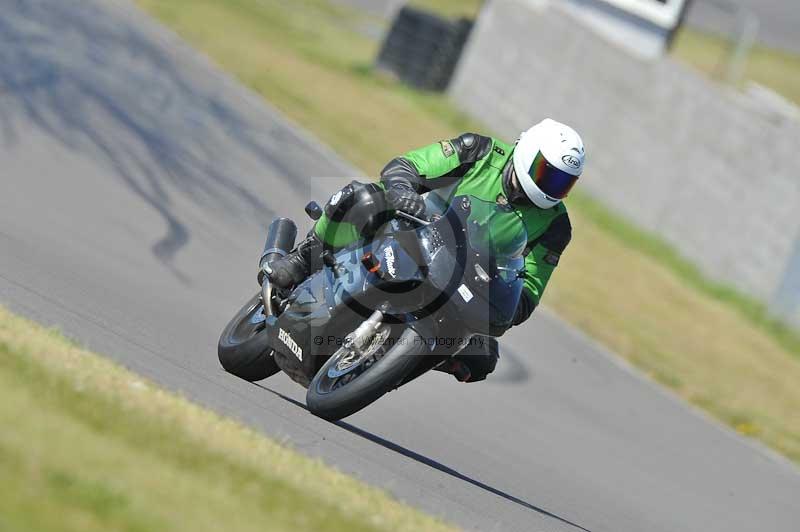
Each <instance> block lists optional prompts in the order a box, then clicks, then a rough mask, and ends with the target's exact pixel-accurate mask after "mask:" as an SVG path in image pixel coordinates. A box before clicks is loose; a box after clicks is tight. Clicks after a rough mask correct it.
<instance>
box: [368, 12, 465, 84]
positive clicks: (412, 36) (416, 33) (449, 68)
mask: <svg viewBox="0 0 800 532" xmlns="http://www.w3.org/2000/svg"><path fill="white" fill-rule="evenodd" d="M471 30H472V21H471V20H467V19H459V20H456V21H451V20H448V19H445V18H442V17H439V16H436V15H434V14H431V13H428V12H427V11H423V10H420V9H416V8H413V7H408V6H406V7H404V8H403V9H401V10H400V11H399V13H398V15H397V17H396V18H395V20H394V23H393V24H392V27H391V29H390V30H389V33H388V35H387V36H386V39H385V40H384V42H383V46H382V47H381V51H380V54H379V55H378V60H377V64H376V66H377V68H378V69H379V70H383V71H388V72H391V73H393V74H395V75H396V76H397V77H398V78H400V80H402V81H403V82H405V83H407V84H409V85H411V86H412V87H415V88H418V89H424V90H432V91H443V90H445V89H447V85H448V84H449V83H450V78H452V76H453V72H454V71H455V68H456V64H457V63H458V59H459V58H460V57H461V51H462V50H463V48H464V44H465V43H466V41H467V38H468V37H469V33H470V31H471Z"/></svg>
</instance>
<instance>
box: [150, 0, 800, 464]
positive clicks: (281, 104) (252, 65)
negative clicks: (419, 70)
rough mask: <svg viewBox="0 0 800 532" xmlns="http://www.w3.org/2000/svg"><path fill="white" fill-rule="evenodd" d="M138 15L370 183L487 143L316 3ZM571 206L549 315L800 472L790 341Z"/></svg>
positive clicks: (658, 248) (232, 3)
mask: <svg viewBox="0 0 800 532" xmlns="http://www.w3.org/2000/svg"><path fill="white" fill-rule="evenodd" d="M425 1H426V3H427V4H428V5H429V6H435V5H438V4H441V2H443V1H444V0H425ZM138 3H139V4H140V5H141V6H142V7H143V8H145V9H146V10H147V11H149V12H150V13H152V14H153V15H154V16H156V17H157V18H159V19H161V20H162V21H164V22H165V23H167V24H168V25H170V26H171V27H172V28H173V29H174V30H175V31H176V32H177V33H179V34H180V35H181V36H183V37H184V38H185V39H186V40H188V41H189V42H190V43H192V44H193V45H195V46H196V47H197V48H199V49H200V50H202V51H204V52H205V53H207V54H208V55H209V56H210V57H212V58H213V59H214V60H215V61H216V62H217V63H218V64H220V65H221V66H222V67H223V68H225V69H227V70H228V71H229V72H231V73H232V74H234V75H235V76H237V77H238V78H239V79H240V80H242V81H243V82H244V83H245V84H247V85H249V86H250V87H251V88H253V89H255V90H256V91H257V92H259V93H260V94H262V95H263V96H264V97H265V98H266V99H267V100H269V101H270V102H271V103H272V104H273V105H275V106H276V107H278V108H279V109H280V110H281V111H283V112H284V113H285V114H286V115H288V116H289V117H291V118H292V119H293V120H295V121H296V122H297V123H299V124H300V125H302V126H304V127H306V128H308V129H309V130H311V131H313V132H314V133H315V134H316V135H318V136H319V137H320V138H321V139H322V140H324V141H325V142H327V143H328V144H329V145H331V146H332V147H333V148H334V149H336V150H337V151H338V152H339V153H340V154H341V155H343V156H344V157H346V158H348V159H349V160H350V161H352V162H353V163H354V164H356V165H357V166H359V167H360V168H361V169H362V170H364V171H365V172H367V173H368V174H369V175H377V173H378V172H379V170H380V168H381V167H382V166H383V164H384V163H385V162H386V161H388V160H389V159H390V158H392V157H394V156H396V155H397V154H398V153H403V152H405V151H407V150H408V149H409V148H411V147H415V146H419V145H423V144H427V143H429V142H431V141H433V140H436V139H441V138H451V137H453V136H454V135H457V134H459V133H461V132H463V131H465V130H478V131H480V130H481V127H480V125H479V124H475V123H474V122H472V121H471V120H469V119H468V118H467V117H465V116H463V115H462V114H460V113H458V112H457V111H455V110H454V108H453V107H452V106H451V105H450V104H449V103H448V101H447V100H446V99H445V98H443V97H442V96H439V95H434V94H426V93H419V92H415V91H412V90H409V89H407V88H405V87H403V86H401V85H399V84H397V83H394V82H393V81H391V80H387V79H384V78H382V77H380V76H376V75H374V74H373V73H372V71H371V69H370V65H371V63H372V60H373V58H374V55H375V53H376V51H377V50H376V46H377V43H374V42H372V41H370V40H369V39H367V38H365V37H362V36H360V35H358V34H357V33H355V32H353V31H350V30H348V29H347V28H350V27H353V24H357V23H358V20H359V14H358V13H354V12H353V11H350V10H348V9H346V8H341V7H333V6H331V5H329V4H328V3H327V2H325V1H323V0H299V1H298V2H293V3H292V6H291V7H289V6H288V5H286V4H285V3H284V2H281V1H278V0H258V1H256V0H229V1H228V2H216V1H214V0H169V1H164V0H138ZM533 119H534V117H532V118H531V120H533ZM600 177H601V176H597V178H600ZM315 199H317V200H322V199H324V198H315ZM569 204H570V206H571V213H572V218H573V226H574V228H575V236H574V240H573V243H572V245H570V248H569V249H568V250H567V253H566V254H565V256H564V260H563V261H562V265H561V266H559V271H558V273H557V274H556V275H555V277H554V280H553V282H552V283H551V285H550V288H548V290H549V293H548V294H547V296H546V297H545V304H547V305H548V306H551V307H552V308H554V309H555V310H556V311H557V312H558V313H559V314H560V315H561V316H563V317H564V318H565V319H566V320H568V321H569V322H571V323H573V324H575V325H577V326H578V327H580V328H582V329H584V330H585V331H587V332H588V333H589V334H591V335H592V336H594V337H596V338H598V339H600V340H601V341H602V342H603V343H605V344H606V345H607V346H609V347H610V348H611V349H612V350H614V351H616V352H617V353H619V354H621V355H622V356H624V357H625V358H627V359H628V360H630V361H631V362H633V363H634V364H635V365H637V366H638V367H640V368H642V369H643V370H644V371H645V372H647V373H648V374H649V375H651V376H652V377H653V378H654V379H656V380H658V381H659V382H661V383H663V384H665V385H666V386H668V387H670V388H672V389H674V390H675V391H676V392H677V393H678V394H680V395H681V396H682V397H684V398H686V399H687V400H689V401H690V402H692V403H693V404H695V405H699V406H701V407H702V408H704V409H706V410H707V411H709V412H710V413H711V414H712V415H714V416H715V417H717V418H718V419H720V420H722V421H724V422H726V423H729V424H730V425H731V426H733V427H735V428H736V429H737V430H739V431H740V432H741V433H743V434H746V435H750V436H754V437H756V438H759V439H761V440H762V441H764V442H766V443H767V444H769V445H770V446H772V447H773V448H775V449H777V450H778V451H780V452H782V453H784V454H786V455H787V456H789V457H791V458H792V459H793V460H795V461H797V462H800V417H798V416H797V415H796V412H797V411H798V410H800V387H798V386H797V385H796V383H797V382H800V358H799V357H798V356H797V354H798V349H797V346H798V345H800V344H798V342H797V336H795V335H794V333H792V332H791V331H790V330H788V329H784V328H781V327H780V325H778V324H777V323H775V322H772V321H770V320H769V319H766V318H764V314H763V312H762V311H761V310H759V309H760V307H758V306H756V305H754V304H753V302H751V301H749V300H747V299H746V298H742V297H741V296H739V295H737V294H735V292H733V291H731V290H729V289H727V288H725V287H722V286H720V285H716V284H713V283H709V282H708V281H707V280H705V279H703V278H702V276H701V275H700V274H699V273H697V271H696V270H695V269H694V268H692V267H691V266H690V265H689V264H688V263H687V262H686V261H683V260H682V259H681V258H680V257H679V256H678V255H677V254H676V253H675V252H674V251H673V250H672V249H671V248H669V246H666V245H665V244H663V243H662V242H661V241H659V240H658V239H656V238H654V237H652V236H650V235H646V234H645V233H642V232H640V231H637V230H635V229H634V228H633V227H632V226H630V225H628V224H626V223H624V222H623V221H621V219H619V218H618V217H616V216H613V215H611V214H610V213H609V212H608V211H607V210H605V209H603V208H602V207H600V206H599V205H598V204H596V203H594V202H592V201H590V200H588V199H587V198H586V197H585V196H580V195H577V196H576V197H575V198H572V199H571V200H570V202H569Z"/></svg>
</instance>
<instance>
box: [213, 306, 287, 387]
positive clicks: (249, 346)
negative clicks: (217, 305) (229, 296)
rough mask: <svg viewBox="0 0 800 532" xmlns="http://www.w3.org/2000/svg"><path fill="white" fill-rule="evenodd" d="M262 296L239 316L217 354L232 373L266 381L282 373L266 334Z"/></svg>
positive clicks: (227, 328) (223, 336)
mask: <svg viewBox="0 0 800 532" xmlns="http://www.w3.org/2000/svg"><path fill="white" fill-rule="evenodd" d="M263 318H264V305H263V304H262V303H261V293H260V292H259V293H258V294H256V295H254V296H253V297H252V298H250V300H249V301H248V302H247V303H246V304H245V305H244V306H243V307H242V308H241V310H239V312H237V313H236V315H235V316H234V317H233V319H232V320H231V321H230V323H228V325H227V326H226V327H225V329H224V330H223V331H222V334H221V335H220V338H219V345H218V346H217V355H218V356H219V362H220V364H222V367H223V368H224V369H225V371H227V372H228V373H231V374H233V375H236V376H237V377H239V378H241V379H244V380H246V381H250V382H255V381H260V380H263V379H266V378H267V377H270V376H272V375H274V374H276V373H278V372H279V371H280V368H279V367H278V365H277V364H276V363H275V359H274V358H273V356H272V353H273V351H272V347H271V346H270V345H269V335H268V334H262V333H263V331H264V319H263Z"/></svg>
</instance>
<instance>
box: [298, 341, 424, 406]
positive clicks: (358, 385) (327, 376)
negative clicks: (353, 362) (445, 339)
mask: <svg viewBox="0 0 800 532" xmlns="http://www.w3.org/2000/svg"><path fill="white" fill-rule="evenodd" d="M383 346H384V347H382V351H383V352H382V353H381V354H380V356H377V354H376V355H373V356H371V357H368V358H371V359H372V360H371V361H370V360H364V361H362V362H361V363H360V364H359V367H358V368H354V369H353V370H352V372H351V371H346V372H345V373H343V374H341V367H340V366H341V363H342V361H343V358H344V357H346V356H347V352H346V350H343V349H340V350H339V351H337V352H336V353H334V354H333V355H332V356H331V357H330V358H329V359H328V360H327V362H325V364H323V366H322V368H320V370H319V371H318V372H317V374H316V375H315V376H314V379H313V380H312V381H311V384H310V385H309V387H308V391H307V392H306V406H307V407H308V410H309V412H311V413H312V414H314V415H315V416H318V417H321V418H323V419H327V420H328V421H336V420H339V419H342V418H345V417H347V416H349V415H352V414H355V413H356V412H358V411H359V410H361V409H362V408H364V407H366V406H368V405H370V404H372V403H373V402H375V401H377V400H378V399H379V398H380V397H381V396H383V395H384V394H386V393H387V392H389V391H391V390H393V389H394V388H396V387H397V386H398V385H399V384H400V383H401V382H402V380H403V379H404V378H405V377H406V375H408V374H409V373H411V372H412V371H413V370H414V369H415V368H416V367H417V364H419V362H420V359H421V356H423V355H424V354H425V352H426V351H427V346H426V345H425V342H424V341H423V338H422V337H421V336H420V335H419V334H418V333H417V332H416V331H414V330H413V329H411V328H405V329H404V330H403V331H402V332H401V333H399V335H391V336H390V337H389V338H388V339H387V340H386V341H385V343H384V344H383ZM368 363H369V364H368ZM367 364H368V365H367ZM361 366H365V367H361ZM356 372H357V373H356ZM342 381H344V382H342Z"/></svg>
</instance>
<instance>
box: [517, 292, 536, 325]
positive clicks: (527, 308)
mask: <svg viewBox="0 0 800 532" xmlns="http://www.w3.org/2000/svg"><path fill="white" fill-rule="evenodd" d="M534 309H536V303H535V302H534V301H533V298H532V297H531V296H530V295H529V294H528V292H527V291H525V290H523V291H522V295H521V296H520V298H519V303H517V312H516V313H515V314H514V321H512V322H511V324H512V325H519V324H521V323H522V322H524V321H525V320H527V319H528V318H529V317H530V316H531V314H533V311H534Z"/></svg>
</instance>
